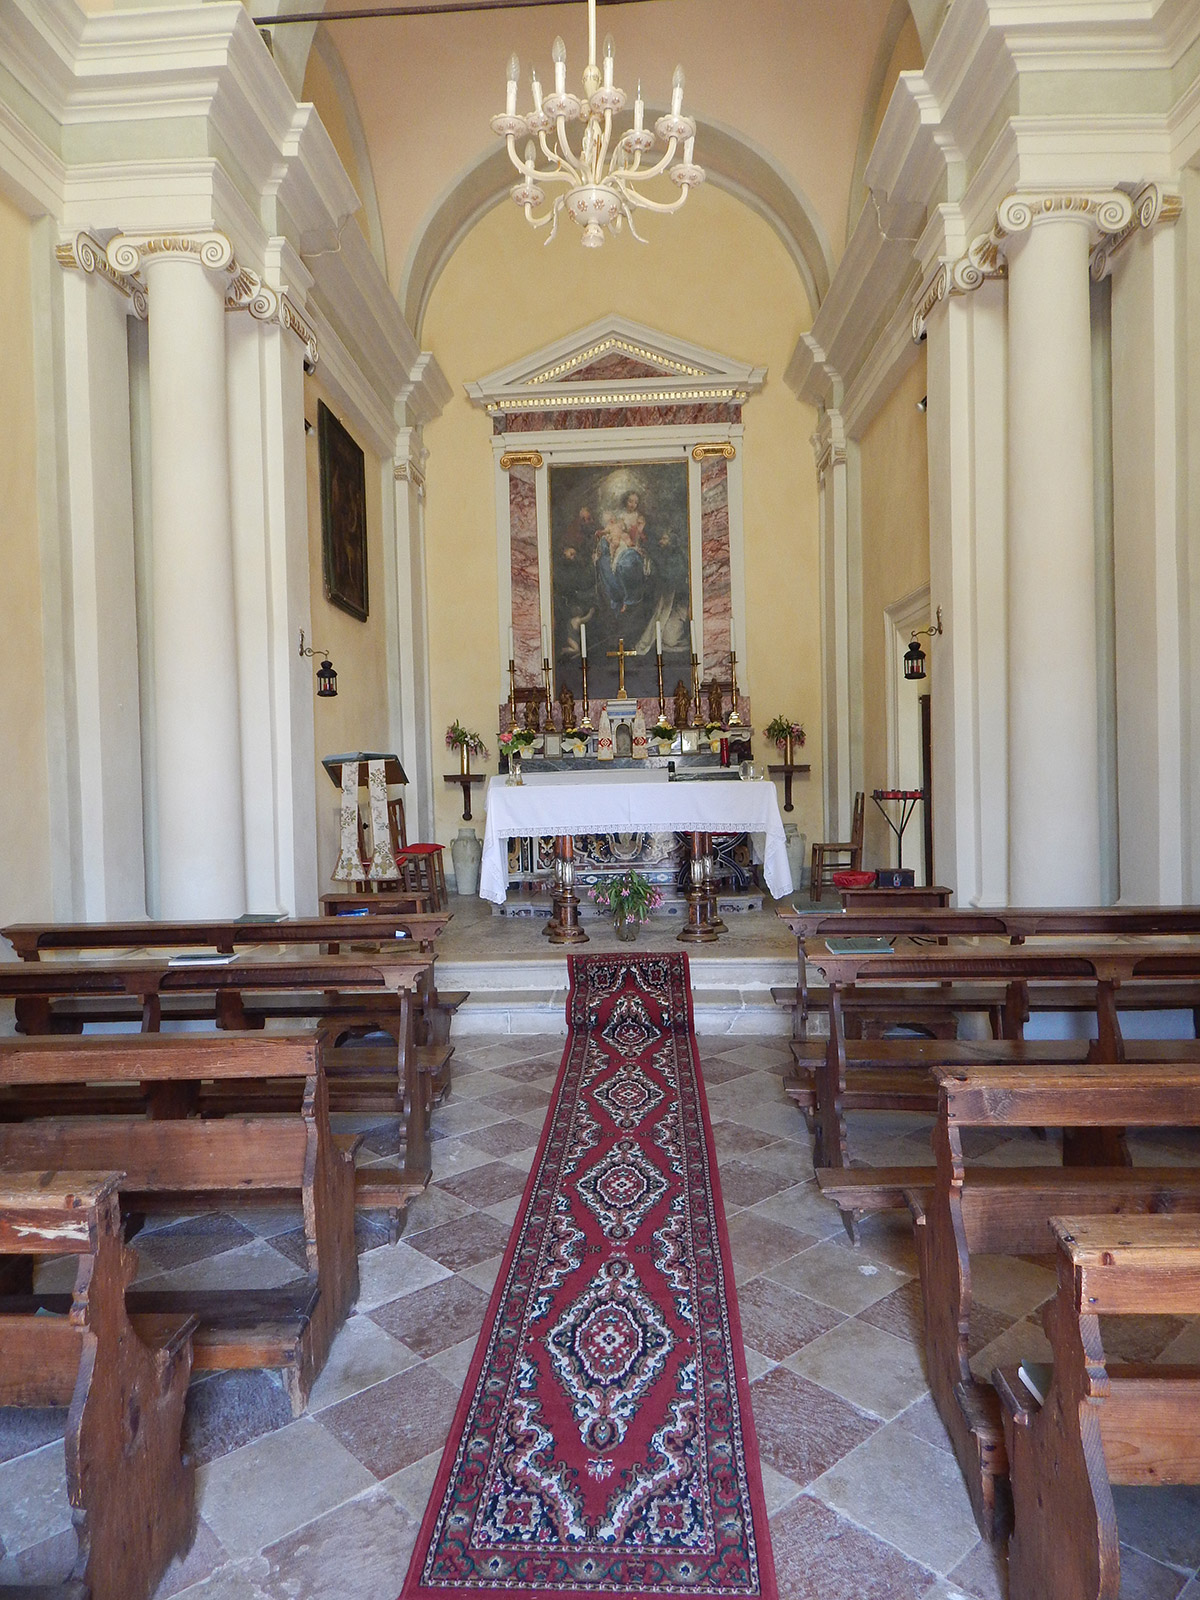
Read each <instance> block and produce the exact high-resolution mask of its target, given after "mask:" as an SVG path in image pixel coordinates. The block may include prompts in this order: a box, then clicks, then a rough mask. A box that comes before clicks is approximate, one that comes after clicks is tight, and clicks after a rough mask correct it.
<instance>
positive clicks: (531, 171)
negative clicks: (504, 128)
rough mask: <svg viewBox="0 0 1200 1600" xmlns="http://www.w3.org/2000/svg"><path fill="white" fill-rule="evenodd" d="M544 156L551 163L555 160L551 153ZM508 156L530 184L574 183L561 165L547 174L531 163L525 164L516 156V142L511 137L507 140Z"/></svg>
mask: <svg viewBox="0 0 1200 1600" xmlns="http://www.w3.org/2000/svg"><path fill="white" fill-rule="evenodd" d="M546 154H547V155H548V156H549V157H550V159H551V161H553V160H554V159H555V157H554V155H553V153H552V152H551V151H549V150H548V151H547V152H546ZM508 156H509V160H510V161H511V162H512V164H513V166H514V167H516V169H517V171H518V172H519V173H520V174H521V176H522V177H523V178H527V179H528V180H529V181H530V182H531V183H574V182H575V181H576V180H575V175H574V174H573V173H572V172H570V171H566V172H564V171H563V168H562V165H561V163H560V164H559V166H558V167H556V168H551V169H550V170H549V171H548V172H542V171H541V170H540V169H539V168H538V167H536V166H534V164H533V163H532V162H526V161H525V160H524V159H523V158H522V157H521V156H519V155H518V154H517V149H516V140H515V139H514V138H513V137H512V136H511V135H510V136H509V140H508Z"/></svg>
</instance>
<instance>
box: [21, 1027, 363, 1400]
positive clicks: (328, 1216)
mask: <svg viewBox="0 0 1200 1600" xmlns="http://www.w3.org/2000/svg"><path fill="white" fill-rule="evenodd" d="M292 1080H300V1081H301V1083H302V1085H303V1090H302V1101H301V1103H300V1104H299V1105H298V1106H297V1107H296V1109H294V1110H292V1111H291V1112H285V1113H282V1114H280V1113H276V1114H269V1115H263V1114H257V1115H229V1116H223V1117H199V1116H196V1115H188V1114H187V1113H188V1111H189V1110H190V1109H191V1108H193V1107H194V1106H195V1104H196V1099H197V1096H196V1092H195V1091H196V1089H197V1088H198V1086H199V1085H200V1084H201V1083H203V1082H206V1081H207V1082H210V1083H221V1084H234V1085H237V1084H244V1083H251V1084H253V1083H257V1082H264V1081H265V1082H280V1081H285V1082H286V1081H292ZM81 1083H88V1084H101V1085H109V1086H118V1085H122V1084H141V1085H143V1086H145V1087H146V1088H147V1090H148V1095H149V1110H148V1113H147V1114H142V1115H107V1116H84V1117H61V1116H54V1117H47V1118H30V1119H27V1120H21V1121H0V1171H5V1170H21V1169H29V1168H32V1169H40V1168H45V1169H47V1170H53V1169H56V1168H61V1169H63V1170H70V1169H75V1168H80V1169H84V1168H87V1169H95V1168H99V1167H105V1166H108V1167H111V1166H113V1164H114V1162H115V1160H116V1159H117V1157H118V1156H119V1157H120V1161H121V1165H122V1167H123V1169H124V1171H125V1180H124V1182H123V1184H122V1190H121V1198H122V1201H123V1203H125V1204H126V1205H127V1206H128V1207H129V1208H131V1209H133V1210H136V1211H148V1210H154V1209H158V1210H161V1209H164V1208H166V1209H178V1208H179V1207H181V1206H188V1205H198V1206H212V1205H217V1206H219V1207H221V1208H227V1207H229V1206H236V1205H238V1204H239V1203H244V1202H245V1201H247V1200H257V1201H263V1200H268V1201H269V1200H271V1199H274V1198H279V1197H288V1198H294V1199H296V1200H297V1201H298V1202H299V1204H300V1206H301V1207H302V1210H303V1219H304V1230H305V1238H306V1245H307V1255H308V1272H307V1274H306V1276H305V1277H304V1278H302V1279H300V1280H299V1281H298V1282H297V1283H295V1284H289V1285H285V1286H284V1287H283V1288H281V1289H278V1290H269V1291H260V1290H254V1289H247V1290H243V1291H224V1290H223V1291H221V1292H220V1293H219V1294H216V1295H209V1294H200V1293H196V1294H192V1293H184V1294H173V1293H170V1292H167V1291H155V1290H154V1289H152V1288H149V1289H141V1290H132V1291H130V1293H129V1295H128V1296H127V1304H128V1305H129V1307H130V1310H131V1311H132V1312H133V1313H135V1314H141V1313H147V1314H151V1315H152V1316H153V1317H159V1316H163V1315H167V1316H173V1315H175V1314H177V1313H178V1312H180V1311H185V1312H194V1313H195V1314H196V1315H198V1316H199V1317H200V1322H201V1325H200V1328H199V1330H198V1332H197V1333H196V1336H195V1340H194V1349H195V1363H194V1364H195V1367H196V1370H197V1371H210V1370H220V1369H225V1368H229V1367H256V1366H261V1367H269V1368H279V1369H280V1370H281V1371H282V1373H283V1376H284V1383H285V1387H286V1389H287V1392H288V1395H289V1397H290V1399H291V1402H292V1407H293V1410H294V1411H295V1412H296V1413H297V1414H299V1412H300V1411H302V1410H303V1408H304V1404H305V1402H306V1400H307V1397H308V1393H309V1390H310V1389H311V1387H312V1384H313V1381H314V1380H315V1378H316V1377H317V1374H318V1373H319V1372H320V1370H321V1368H322V1366H323V1365H324V1363H325V1358H326V1356H327V1355H328V1353H329V1347H330V1345H331V1344H332V1342H333V1338H334V1335H335V1334H336V1332H337V1330H338V1328H339V1327H340V1326H341V1324H342V1323H343V1322H344V1321H345V1319H346V1316H347V1315H348V1313H349V1311H350V1307H351V1306H352V1305H353V1304H354V1300H355V1298H356V1296H357V1294H358V1257H357V1254H356V1252H355V1246H354V1200H355V1185H354V1150H355V1147H356V1145H357V1143H358V1139H357V1137H355V1138H346V1137H342V1136H336V1135H333V1134H331V1132H330V1128H329V1105H328V1094H327V1090H326V1083H325V1076H324V1073H323V1072H322V1070H321V1043H320V1040H319V1039H318V1038H317V1037H316V1035H314V1034H285V1033H268V1034H250V1035H245V1034H243V1035H234V1036H229V1035H220V1034H215V1035H214V1034H190V1033H172V1034H128V1035H120V1034H118V1035H107V1036H100V1037H97V1038H84V1039H80V1038H43V1039H0V1117H2V1116H4V1115H5V1111H4V1109H3V1108H4V1098H3V1097H4V1096H5V1095H6V1094H8V1093H9V1092H10V1091H13V1092H15V1094H16V1096H17V1097H18V1103H19V1095H20V1093H21V1092H22V1091H23V1090H25V1089H28V1088H45V1087H47V1086H56V1085H75V1084H81ZM138 1325H139V1326H143V1324H141V1323H139V1324H138ZM151 1325H152V1324H151Z"/></svg>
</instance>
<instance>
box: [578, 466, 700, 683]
mask: <svg viewBox="0 0 1200 1600" xmlns="http://www.w3.org/2000/svg"><path fill="white" fill-rule="evenodd" d="M550 583H551V604H552V613H553V626H554V641H553V649H554V666H555V680H556V682H559V683H569V684H574V683H576V682H577V681H578V679H579V677H580V667H579V658H580V643H581V629H582V630H584V631H585V633H586V640H587V658H588V695H589V697H590V698H591V699H593V700H607V699H611V698H612V697H613V696H615V695H616V693H617V689H618V683H619V672H618V663H617V658H616V654H615V652H617V651H618V650H619V649H620V647H621V646H622V644H623V645H624V650H625V693H626V695H628V696H630V697H639V696H640V697H642V698H644V699H649V698H653V697H654V696H656V695H657V694H658V671H657V666H656V663H655V659H654V655H655V646H656V641H657V637H658V632H657V630H658V628H659V627H661V629H662V641H663V679H664V682H665V683H666V684H667V685H668V687H669V686H670V685H671V684H673V683H674V682H675V680H676V679H677V678H679V677H683V678H687V677H688V675H689V671H690V667H689V663H690V659H691V656H690V651H691V640H690V635H689V630H688V619H689V617H690V615H691V605H692V602H691V568H690V563H689V538H688V469H687V462H686V461H655V462H650V461H638V462H634V463H630V464H629V465H624V466H615V465H613V464H611V463H608V464H605V465H588V466H552V467H551V468H550ZM610 652H613V654H611V655H610Z"/></svg>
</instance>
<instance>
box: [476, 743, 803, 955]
mask: <svg viewBox="0 0 1200 1600" xmlns="http://www.w3.org/2000/svg"><path fill="white" fill-rule="evenodd" d="M669 780H670V773H669V772H667V771H663V770H661V769H656V770H651V771H648V772H644V773H639V774H638V776H637V780H636V781H632V775H630V774H627V773H624V772H622V773H621V774H620V775H619V776H618V775H616V774H614V775H613V776H612V777H608V776H605V777H599V776H591V775H589V776H588V777H586V778H581V777H578V776H576V775H575V774H574V773H568V772H545V773H537V774H533V773H529V774H527V775H526V777H525V781H524V782H523V783H521V784H518V785H514V784H509V783H507V782H506V781H505V780H504V779H503V778H492V779H491V780H490V781H489V783H488V787H487V800H486V804H487V826H486V828H485V830H484V840H483V860H482V862H481V865H480V874H479V893H480V895H481V896H482V897H483V898H484V899H485V900H490V901H491V902H492V903H493V904H494V905H503V904H504V900H505V896H506V894H507V892H508V885H509V877H508V850H507V841H508V840H509V839H513V838H525V837H529V836H531V835H532V836H535V837H537V836H542V837H550V836H552V837H554V839H555V840H556V847H555V884H554V913H553V915H552V917H551V920H550V925H549V927H548V930H547V931H548V934H549V937H550V939H551V942H552V943H559V944H561V943H572V944H573V943H582V942H584V941H585V940H586V938H587V935H586V934H585V933H584V932H583V931H582V929H581V928H580V927H579V925H578V899H577V897H576V895H575V889H574V847H573V840H574V837H575V836H576V835H577V834H592V833H604V832H622V831H637V830H649V831H655V832H663V833H667V832H670V833H687V834H690V835H691V836H692V854H693V883H692V890H691V892H690V893H689V895H688V902H689V918H688V926H687V927H686V928H685V929H684V930H683V932H682V933H681V934H680V935H679V937H680V938H681V939H685V940H687V939H692V940H695V939H706V940H707V939H713V938H716V936H717V933H718V932H719V931H720V929H719V925H718V923H717V919H716V916H715V911H714V910H713V909H711V906H712V901H713V891H712V882H711V874H712V847H711V838H712V835H713V834H714V833H746V834H749V835H750V836H751V838H752V840H753V841H754V846H755V849H756V852H757V853H758V854H759V855H760V856H761V860H762V866H763V877H764V880H765V882H766V885H767V888H768V889H769V890H770V892H771V894H773V895H774V896H775V897H776V898H777V899H779V898H781V897H783V896H785V895H788V894H790V893H791V892H792V887H793V886H792V877H791V869H790V868H789V866H788V859H787V849H786V846H785V842H784V833H783V819H782V818H781V817H780V814H779V801H778V797H777V795H776V793H775V785H774V784H773V783H767V782H763V781H761V780H757V781H755V780H752V781H749V782H720V781H716V782H703V781H700V782H691V783H672V782H671V781H669Z"/></svg>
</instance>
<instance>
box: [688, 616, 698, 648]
mask: <svg viewBox="0 0 1200 1600" xmlns="http://www.w3.org/2000/svg"><path fill="white" fill-rule="evenodd" d="M688 631H689V633H690V634H691V636H692V654H693V655H695V654H696V624H695V622H694V620H693V619H692V618H691V617H689V618H688Z"/></svg>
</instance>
